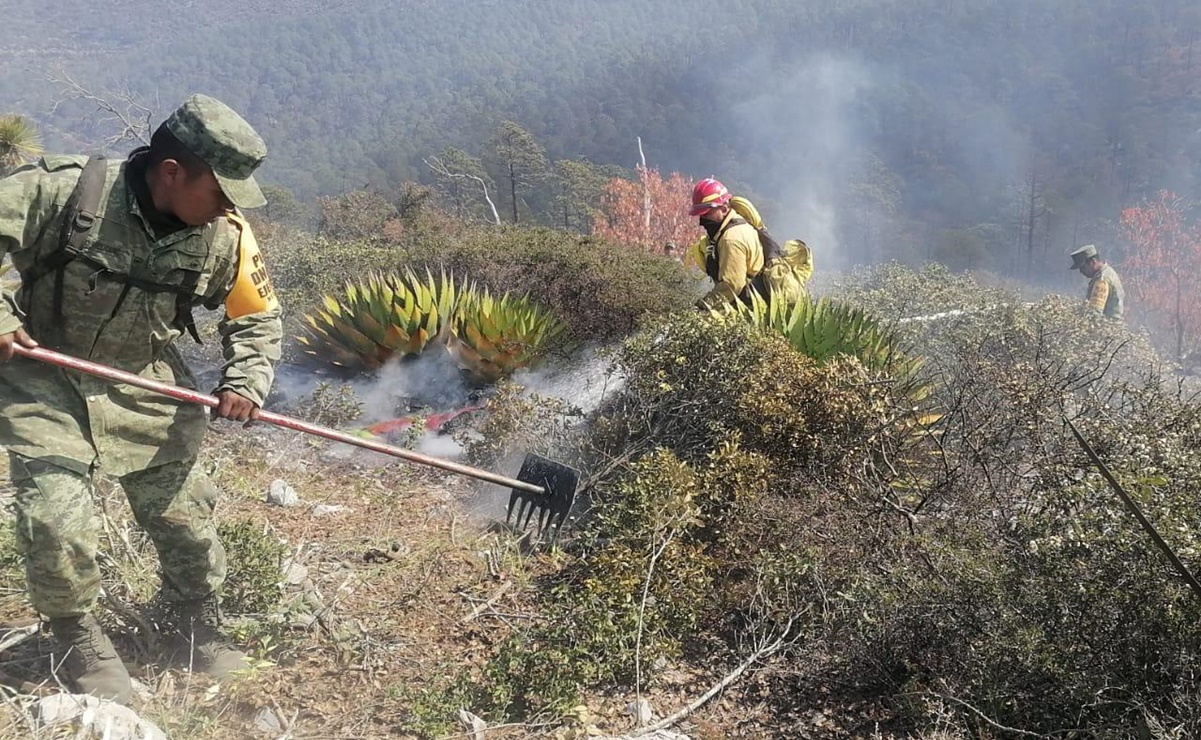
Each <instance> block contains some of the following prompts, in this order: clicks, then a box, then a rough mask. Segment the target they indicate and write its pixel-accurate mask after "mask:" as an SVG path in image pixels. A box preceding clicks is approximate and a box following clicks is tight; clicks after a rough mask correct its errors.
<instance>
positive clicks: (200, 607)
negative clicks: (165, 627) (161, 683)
mask: <svg viewBox="0 0 1201 740" xmlns="http://www.w3.org/2000/svg"><path fill="white" fill-rule="evenodd" d="M166 608H167V611H168V614H169V618H168V624H169V631H168V634H167V641H168V644H169V645H170V646H171V647H172V648H173V649H174V652H175V654H174V658H175V660H177V661H179V662H181V663H183V664H184V665H186V666H188V668H189V669H190V670H193V671H200V672H202V673H207V674H208V675H210V676H212V677H213V678H217V679H221V678H225V677H226V676H228V675H229V674H230V673H232V672H233V671H238V670H242V669H245V668H249V667H250V659H249V657H248V656H247V655H246V653H244V652H242V651H241V650H238V649H237V648H235V647H234V646H233V643H231V642H230V641H229V640H227V639H226V638H225V637H224V636H223V635H222V634H221V632H220V629H219V627H220V623H221V619H220V610H219V609H218V606H217V598H216V597H215V596H209V597H207V598H204V599H197V600H194V601H178V602H173V603H170V604H167V605H166Z"/></svg>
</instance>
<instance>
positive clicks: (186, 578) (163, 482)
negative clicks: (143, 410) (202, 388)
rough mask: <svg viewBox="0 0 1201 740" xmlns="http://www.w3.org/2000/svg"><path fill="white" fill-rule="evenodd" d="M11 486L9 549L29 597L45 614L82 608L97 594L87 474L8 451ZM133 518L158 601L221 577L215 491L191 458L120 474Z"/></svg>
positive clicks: (209, 587) (180, 597)
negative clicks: (156, 581)
mask: <svg viewBox="0 0 1201 740" xmlns="http://www.w3.org/2000/svg"><path fill="white" fill-rule="evenodd" d="M9 465H10V467H11V471H12V481H13V484H14V485H15V486H16V489H17V495H16V506H15V508H16V512H17V527H16V539H17V548H18V550H19V551H20V552H21V554H22V556H23V557H24V559H25V573H26V581H27V583H28V588H29V600H30V602H32V604H33V607H34V608H35V609H37V610H38V611H39V612H41V613H42V614H44V615H45V616H47V617H49V618H52V619H53V618H55V617H67V616H73V615H78V614H85V613H87V612H90V611H91V610H92V608H93V607H94V606H95V604H96V599H97V597H98V595H99V592H100V570H99V568H98V567H97V564H96V551H97V548H98V545H99V540H98V529H99V526H98V524H99V523H98V520H97V517H96V515H95V513H94V511H93V509H92V476H91V475H90V474H86V473H77V472H74V471H71V470H68V469H66V468H61V467H59V466H57V465H54V464H52V463H49V462H46V461H44V460H34V459H31V458H27V457H22V456H20V455H17V454H15V453H12V452H10V453H9ZM120 480H121V487H122V488H123V489H124V490H125V496H126V498H127V499H128V500H129V505H130V507H131V508H132V509H133V514H134V518H135V519H136V520H137V522H138V524H139V525H141V527H142V528H143V529H144V530H146V533H147V534H148V535H150V539H151V540H152V541H153V542H154V546H155V549H156V550H158V557H159V566H160V574H161V576H162V596H163V599H164V600H166V601H187V600H191V599H200V598H203V597H205V596H208V595H209V594H211V593H213V592H214V591H216V590H217V588H218V587H219V586H220V585H221V583H222V581H224V579H225V550H224V549H223V548H222V547H221V543H220V542H219V541H218V539H217V528H216V524H215V522H214V521H213V507H214V506H215V504H216V502H217V491H216V489H215V488H214V487H213V485H212V483H211V482H210V481H209V479H208V476H206V475H205V474H204V471H203V470H201V469H200V466H198V465H196V463H195V461H194V460H189V461H185V462H177V463H169V464H167V465H161V466H159V467H155V468H151V469H149V470H142V471H137V472H134V473H130V474H128V475H124V476H122V477H121V478H120Z"/></svg>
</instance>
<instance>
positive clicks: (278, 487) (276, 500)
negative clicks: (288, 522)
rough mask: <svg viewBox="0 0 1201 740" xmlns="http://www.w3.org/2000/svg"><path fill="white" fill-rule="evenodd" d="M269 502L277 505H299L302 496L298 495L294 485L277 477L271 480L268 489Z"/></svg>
mask: <svg viewBox="0 0 1201 740" xmlns="http://www.w3.org/2000/svg"><path fill="white" fill-rule="evenodd" d="M267 503H269V504H275V505H276V506H298V505H299V504H300V496H298V495H296V490H295V489H294V488H292V486H289V485H288V484H287V483H285V482H284V481H282V480H280V479H279V478H276V479H275V480H273V481H271V487H270V488H268V489H267Z"/></svg>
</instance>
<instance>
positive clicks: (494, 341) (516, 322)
mask: <svg viewBox="0 0 1201 740" xmlns="http://www.w3.org/2000/svg"><path fill="white" fill-rule="evenodd" d="M564 328H565V324H563V322H562V321H560V320H559V319H558V318H556V317H555V316H554V314H552V313H551V312H550V311H548V310H547V309H545V308H543V307H542V306H540V305H538V304H537V303H534V302H533V301H531V300H530V298H529V296H528V295H523V296H514V295H512V294H510V293H505V294H504V295H502V296H500V297H499V298H494V297H493V296H492V294H491V293H489V292H488V289H487V288H480V287H477V286H475V285H472V286H471V287H470V288H469V289H467V290H466V291H464V292H463V293H462V294H461V295H460V296H459V306H458V310H456V311H455V316H454V321H453V322H452V327H451V334H450V336H449V337H448V338H447V348H448V349H449V350H450V353H451V354H452V355H453V356H454V357H455V359H456V360H457V361H458V363H459V366H460V367H461V368H463V369H464V370H466V371H467V372H468V373H469V374H470V375H471V376H473V378H474V379H476V380H477V381H482V382H485V383H494V382H496V381H497V380H500V379H501V378H504V377H507V376H509V375H511V374H513V372H514V371H516V370H519V369H521V368H524V367H528V366H530V365H532V364H533V363H535V362H537V361H538V360H539V359H541V358H542V357H543V356H544V355H545V354H546V351H547V350H548V349H549V348H550V346H551V343H552V342H554V340H555V339H557V338H558V336H559V335H560V334H561V333H562V332H563V329H564Z"/></svg>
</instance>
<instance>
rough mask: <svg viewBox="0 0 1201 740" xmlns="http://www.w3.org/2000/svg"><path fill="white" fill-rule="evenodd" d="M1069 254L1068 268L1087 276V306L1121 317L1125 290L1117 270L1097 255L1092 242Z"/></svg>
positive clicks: (1123, 310) (1117, 317) (1110, 315)
mask: <svg viewBox="0 0 1201 740" xmlns="http://www.w3.org/2000/svg"><path fill="white" fill-rule="evenodd" d="M1069 256H1070V257H1071V258H1072V267H1071V268H1070V269H1073V270H1079V271H1080V274H1082V275H1084V276H1085V277H1086V278H1088V295H1087V296H1085V300H1086V301H1087V302H1088V306H1089V308H1091V309H1093V310H1094V311H1097V312H1098V313H1101V314H1103V315H1105V316H1108V317H1109V318H1111V319H1120V318H1122V316H1123V314H1125V312H1126V291H1125V289H1123V288H1122V279H1121V278H1120V277H1118V273H1117V270H1114V269H1113V268H1112V267H1111V266H1109V265H1108V264H1106V263H1105V262H1104V261H1103V260H1102V259H1101V257H1100V256H1098V255H1097V247H1096V246H1095V245H1093V244H1086V245H1085V246H1083V247H1081V248H1079V249H1077V250H1076V251H1074V252H1072V253H1071V254H1070V255H1069Z"/></svg>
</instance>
